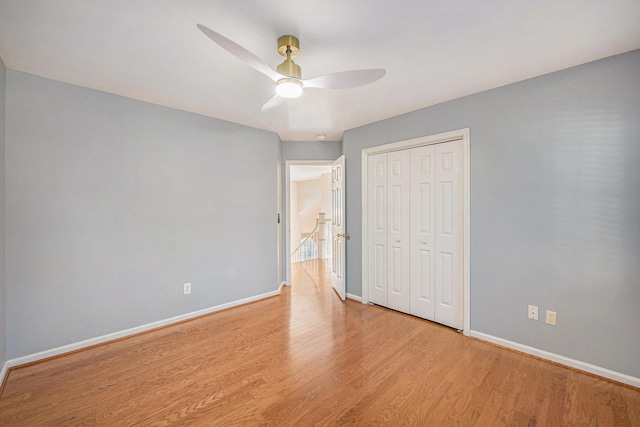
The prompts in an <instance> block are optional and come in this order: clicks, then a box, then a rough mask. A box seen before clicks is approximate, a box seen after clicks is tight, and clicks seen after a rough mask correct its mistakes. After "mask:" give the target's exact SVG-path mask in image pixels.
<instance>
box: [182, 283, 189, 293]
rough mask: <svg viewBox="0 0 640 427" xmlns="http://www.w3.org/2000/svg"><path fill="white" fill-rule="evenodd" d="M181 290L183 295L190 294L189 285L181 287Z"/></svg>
mask: <svg viewBox="0 0 640 427" xmlns="http://www.w3.org/2000/svg"><path fill="white" fill-rule="evenodd" d="M182 289H183V291H184V294H185V295H187V294H190V293H191V283H185V284H184V285H182Z"/></svg>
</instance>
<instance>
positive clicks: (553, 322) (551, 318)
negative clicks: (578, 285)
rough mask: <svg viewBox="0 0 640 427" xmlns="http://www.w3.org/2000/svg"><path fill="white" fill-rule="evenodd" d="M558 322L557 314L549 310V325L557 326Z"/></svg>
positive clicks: (547, 320) (547, 319)
mask: <svg viewBox="0 0 640 427" xmlns="http://www.w3.org/2000/svg"><path fill="white" fill-rule="evenodd" d="M556 320H557V313H556V312H555V311H549V310H547V318H546V322H547V325H552V326H555V325H556Z"/></svg>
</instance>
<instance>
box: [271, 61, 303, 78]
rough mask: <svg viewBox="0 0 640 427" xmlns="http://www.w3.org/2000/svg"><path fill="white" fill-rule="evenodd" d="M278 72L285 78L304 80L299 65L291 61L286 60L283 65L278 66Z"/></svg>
mask: <svg viewBox="0 0 640 427" xmlns="http://www.w3.org/2000/svg"><path fill="white" fill-rule="evenodd" d="M276 71H277V72H278V73H279V74H282V75H283V76H289V77H293V78H296V79H301V78H302V69H301V68H300V66H299V65H298V64H296V63H295V62H293V61H292V60H290V59H285V60H284V62H283V63H282V64H280V65H278V67H277V68H276Z"/></svg>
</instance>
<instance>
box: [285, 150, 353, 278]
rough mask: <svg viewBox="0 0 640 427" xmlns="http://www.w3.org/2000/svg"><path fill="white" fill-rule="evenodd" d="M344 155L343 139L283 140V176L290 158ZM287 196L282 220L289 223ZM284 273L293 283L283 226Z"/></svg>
mask: <svg viewBox="0 0 640 427" xmlns="http://www.w3.org/2000/svg"><path fill="white" fill-rule="evenodd" d="M341 155H342V141H283V142H282V165H281V166H282V176H283V177H285V179H286V172H285V170H284V169H285V168H286V162H287V161H289V160H309V161H315V160H336V159H337V158H338V157H340V156H341ZM285 179H283V180H282V194H283V195H284V196H286V185H287V183H286V181H285ZM286 203H287V201H286V197H283V198H282V220H283V224H287V214H288V212H287V206H286ZM281 241H282V242H283V243H284V244H283V245H282V257H281V258H282V274H283V276H285V277H284V280H285V281H286V282H287V283H289V284H291V280H290V278H289V277H286V272H287V268H286V262H287V261H286V257H287V256H288V255H287V254H288V253H289V251H290V250H291V249H290V248H289V246H290V245H289V239H287V229H286V228H285V227H282V237H281ZM294 249H295V248H294Z"/></svg>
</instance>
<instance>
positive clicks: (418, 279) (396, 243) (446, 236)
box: [367, 140, 464, 329]
mask: <svg viewBox="0 0 640 427" xmlns="http://www.w3.org/2000/svg"><path fill="white" fill-rule="evenodd" d="M367 163H368V172H367V174H368V181H367V182H368V189H367V192H368V195H367V204H368V206H367V207H368V209H367V215H368V218H367V219H368V221H367V223H368V242H369V243H368V244H369V248H368V254H369V255H368V256H369V263H368V265H369V274H368V277H369V284H368V286H369V300H370V301H371V302H373V303H375V304H378V305H382V306H385V307H389V308H391V309H394V310H398V311H402V312H404V313H408V314H412V315H415V316H419V317H422V318H425V319H428V320H432V321H435V322H438V323H442V324H444V325H447V326H451V327H453V328H456V329H462V328H463V316H464V307H463V286H464V283H463V282H464V278H463V272H464V265H463V264H464V259H463V256H464V254H463V251H464V246H463V245H464V212H463V210H464V149H463V143H462V140H455V141H448V142H443V143H439V144H432V145H425V146H421V147H415V148H408V149H403V150H398V151H390V152H385V153H378V154H372V155H370V156H369V158H368V162H367Z"/></svg>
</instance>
